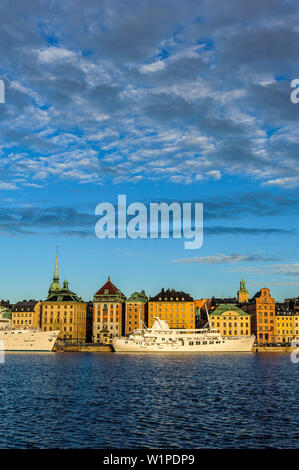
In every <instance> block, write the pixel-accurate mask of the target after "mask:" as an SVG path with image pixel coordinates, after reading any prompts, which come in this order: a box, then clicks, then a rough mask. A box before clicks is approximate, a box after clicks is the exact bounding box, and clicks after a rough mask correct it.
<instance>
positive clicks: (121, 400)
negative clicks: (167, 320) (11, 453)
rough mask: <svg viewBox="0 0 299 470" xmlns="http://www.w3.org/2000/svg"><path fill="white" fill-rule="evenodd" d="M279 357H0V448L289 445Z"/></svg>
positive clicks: (290, 406)
mask: <svg viewBox="0 0 299 470" xmlns="http://www.w3.org/2000/svg"><path fill="white" fill-rule="evenodd" d="M298 372H299V364H293V363H291V361H290V357H289V355H288V354H260V355H257V354H256V355H255V354H245V355H225V356H218V355H199V356H196V355H181V356H173V355H167V356H166V355H165V356H159V355H150V356H142V355H137V356H133V355H117V354H109V353H108V354H92V353H80V354H76V353H65V354H26V355H24V354H9V355H8V354H7V355H6V363H5V364H3V365H2V364H1V365H0V410H1V411H0V447H1V448H11V447H19V448H51V447H58V448H70V447H75V448H76V447H77V448H78V447H82V448H87V447H88V448H145V447H147V448H203V447H218V448H227V447H230V448H241V447H254V448H258V447H281V448H294V447H298V440H296V438H297V439H298V402H297V398H298V397H297V395H296V392H297V390H298V389H299V387H298Z"/></svg>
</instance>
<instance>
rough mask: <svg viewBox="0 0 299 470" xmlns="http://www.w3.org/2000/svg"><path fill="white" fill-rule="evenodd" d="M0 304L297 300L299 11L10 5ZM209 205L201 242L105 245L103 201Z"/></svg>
mask: <svg viewBox="0 0 299 470" xmlns="http://www.w3.org/2000/svg"><path fill="white" fill-rule="evenodd" d="M0 15H1V24H0V78H1V79H2V80H3V81H4V84H5V103H3V104H0V153H1V157H0V236H1V245H0V252H1V267H2V269H1V274H0V298H3V299H10V300H11V301H13V302H15V301H17V300H22V299H29V298H36V299H44V298H45V297H46V296H47V291H48V287H49V284H50V282H51V278H52V276H53V271H54V262H55V252H56V245H57V244H58V245H59V269H60V276H61V280H63V279H64V278H65V277H66V278H67V279H68V281H69V286H70V288H71V289H72V290H73V291H75V292H76V293H77V294H78V295H80V296H82V297H83V299H84V300H91V299H92V296H93V294H94V293H95V292H96V291H97V290H98V288H99V287H100V286H101V285H102V284H103V283H104V282H105V281H106V279H107V277H108V276H109V275H110V277H111V280H112V281H113V282H114V284H115V285H116V286H117V287H119V288H120V289H121V290H122V291H123V292H124V293H125V294H126V295H127V296H129V295H130V294H131V293H132V292H134V291H136V290H141V289H145V291H146V293H147V294H148V295H155V294H157V292H158V291H160V289H161V288H162V287H164V288H165V289H166V288H174V289H177V290H184V291H186V292H188V293H190V294H191V295H192V296H193V297H194V298H205V297H211V296H213V295H214V296H216V297H220V296H225V297H228V296H235V295H236V292H237V290H238V287H239V282H240V279H241V278H242V277H243V278H244V279H245V281H246V285H247V287H248V289H249V292H250V295H254V294H255V293H256V292H257V291H258V290H259V289H260V288H261V287H265V286H266V287H269V288H270V290H271V293H272V295H273V296H274V297H275V298H276V299H277V300H283V299H284V298H286V297H290V296H298V295H299V257H298V230H297V227H298V206H299V204H298V195H299V169H298V154H299V153H298V143H299V131H298V120H299V103H298V104H293V103H291V100H290V93H291V88H290V82H291V81H292V80H293V79H295V78H299V55H298V50H299V4H298V2H297V1H296V0H293V1H291V0H289V1H285V0H251V1H250V2H244V1H241V0H226V1H225V2H220V1H216V0H208V1H205V0H202V1H201V0H196V1H193V0H186V1H184V2H182V1H178V0H167V1H165V0H159V1H149V0H130V1H128V0H123V1H121V2H120V1H119V0H103V1H101V0H100V1H99V0H96V1H93V0H86V1H85V2H82V1H79V0H71V1H70V0H64V2H59V1H57V0H56V1H55V0H53V1H42V0H39V1H33V0H28V1H26V2H23V1H18V0H15V1H14V2H11V1H7V0H3V1H2V2H1V5H0ZM119 194H124V195H126V196H127V200H128V204H129V203H131V202H142V203H143V204H146V205H149V204H150V203H151V202H166V203H169V204H170V203H171V202H192V203H195V202H201V203H203V207H204V209H203V214H204V215H203V227H204V235H203V245H202V247H201V248H200V249H197V250H186V249H184V242H183V240H182V239H172V238H170V239H161V238H158V239H155V240H154V239H149V238H148V239H134V240H132V239H129V238H127V239H99V238H97V237H96V235H95V224H96V222H97V220H98V216H96V215H95V208H96V206H97V204H99V203H101V202H110V203H111V204H113V205H115V204H116V203H117V197H118V195H119Z"/></svg>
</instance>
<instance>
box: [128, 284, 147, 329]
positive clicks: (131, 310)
mask: <svg viewBox="0 0 299 470" xmlns="http://www.w3.org/2000/svg"><path fill="white" fill-rule="evenodd" d="M147 301H148V297H147V296H146V294H145V291H144V290H142V291H141V292H134V293H133V294H132V295H131V296H130V297H129V298H128V299H127V301H126V326H125V334H126V335H128V334H130V333H131V332H132V331H134V330H136V329H139V328H144V325H146V326H147V324H148V318H147V307H148V304H147Z"/></svg>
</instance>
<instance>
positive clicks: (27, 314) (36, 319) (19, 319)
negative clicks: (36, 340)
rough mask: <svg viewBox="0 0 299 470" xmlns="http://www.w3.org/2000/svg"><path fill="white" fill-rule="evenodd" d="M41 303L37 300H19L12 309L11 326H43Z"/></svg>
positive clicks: (34, 327) (31, 327)
mask: <svg viewBox="0 0 299 470" xmlns="http://www.w3.org/2000/svg"><path fill="white" fill-rule="evenodd" d="M41 305H42V303H41V302H40V301H37V300H23V301H21V302H17V303H16V304H15V305H14V306H13V308H12V311H11V327H12V328H13V329H16V328H30V329H36V328H40V326H41Z"/></svg>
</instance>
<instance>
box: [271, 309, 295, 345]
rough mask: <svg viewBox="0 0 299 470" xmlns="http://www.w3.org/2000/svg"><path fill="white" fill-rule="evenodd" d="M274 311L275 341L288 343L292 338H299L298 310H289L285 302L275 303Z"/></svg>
mask: <svg viewBox="0 0 299 470" xmlns="http://www.w3.org/2000/svg"><path fill="white" fill-rule="evenodd" d="M275 312H276V334H275V342H276V343H279V344H288V343H291V342H292V341H293V339H299V312H296V311H295V310H291V308H290V305H289V304H288V303H286V302H282V303H277V304H276V306H275Z"/></svg>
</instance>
